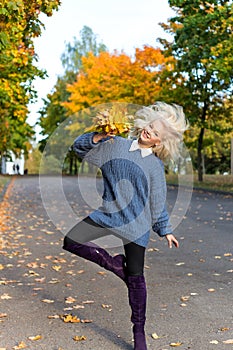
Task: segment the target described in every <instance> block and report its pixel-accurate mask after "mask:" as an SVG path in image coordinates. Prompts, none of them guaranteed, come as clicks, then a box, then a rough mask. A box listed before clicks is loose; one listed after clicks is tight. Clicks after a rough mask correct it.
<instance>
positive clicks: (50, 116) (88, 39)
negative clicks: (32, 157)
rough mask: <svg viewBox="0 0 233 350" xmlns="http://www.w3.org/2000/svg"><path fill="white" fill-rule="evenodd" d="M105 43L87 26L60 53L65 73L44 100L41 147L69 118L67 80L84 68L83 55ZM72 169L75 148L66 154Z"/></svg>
mask: <svg viewBox="0 0 233 350" xmlns="http://www.w3.org/2000/svg"><path fill="white" fill-rule="evenodd" d="M106 50H107V48H106V46H105V45H104V44H103V43H102V42H99V41H98V38H97V35H96V34H94V33H93V31H92V29H91V28H89V27H87V26H84V27H83V29H82V30H81V31H80V39H77V38H76V37H74V40H73V43H67V44H66V48H65V51H64V53H63V54H62V56H61V60H62V65H63V68H64V74H63V75H62V76H60V77H58V79H57V82H56V84H55V86H54V89H53V91H52V92H51V93H50V94H48V95H47V98H46V99H45V100H44V106H43V108H42V109H41V111H40V120H39V123H38V124H39V125H40V126H41V128H42V131H41V134H42V135H43V136H44V138H43V139H42V140H41V141H40V146H39V149H40V150H41V151H43V150H44V148H45V145H46V143H47V141H48V140H49V138H50V136H51V135H52V133H53V132H54V131H55V130H56V128H57V127H58V126H59V125H60V124H61V123H62V122H64V121H65V119H66V118H67V109H66V107H65V106H64V105H63V102H66V101H68V99H69V96H70V92H69V91H68V90H67V89H66V87H67V85H68V84H72V83H73V82H74V81H75V79H76V76H77V74H79V71H80V70H81V68H82V57H87V56H88V54H89V53H90V52H91V53H92V54H93V55H94V56H98V55H99V54H100V53H101V52H103V51H106ZM67 161H68V163H69V166H68V167H66V165H65V168H68V169H69V172H70V173H72V171H73V165H74V172H75V173H76V172H77V164H76V163H77V159H76V156H75V154H74V152H73V151H72V150H70V151H69V154H68V155H67Z"/></svg>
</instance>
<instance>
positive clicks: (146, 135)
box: [143, 129, 150, 139]
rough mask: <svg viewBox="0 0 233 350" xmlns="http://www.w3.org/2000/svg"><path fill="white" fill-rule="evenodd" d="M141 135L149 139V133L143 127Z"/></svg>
mask: <svg viewBox="0 0 233 350" xmlns="http://www.w3.org/2000/svg"><path fill="white" fill-rule="evenodd" d="M143 134H144V135H143V136H144V137H146V138H147V139H150V134H149V133H148V132H147V131H146V130H145V129H144V130H143Z"/></svg>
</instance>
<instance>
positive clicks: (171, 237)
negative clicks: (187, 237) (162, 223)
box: [166, 234, 179, 248]
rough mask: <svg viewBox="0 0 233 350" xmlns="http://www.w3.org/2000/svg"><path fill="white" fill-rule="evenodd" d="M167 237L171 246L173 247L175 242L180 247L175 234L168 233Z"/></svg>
mask: <svg viewBox="0 0 233 350" xmlns="http://www.w3.org/2000/svg"><path fill="white" fill-rule="evenodd" d="M166 239H167V242H168V247H169V248H172V244H174V246H175V247H176V248H179V242H178V241H177V239H176V237H175V236H174V235H173V234H168V235H166Z"/></svg>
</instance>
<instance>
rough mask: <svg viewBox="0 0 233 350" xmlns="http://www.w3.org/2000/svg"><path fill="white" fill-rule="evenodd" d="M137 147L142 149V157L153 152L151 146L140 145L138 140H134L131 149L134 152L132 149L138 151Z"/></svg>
mask: <svg viewBox="0 0 233 350" xmlns="http://www.w3.org/2000/svg"><path fill="white" fill-rule="evenodd" d="M137 149H139V150H140V151H141V156H142V158H144V157H147V156H149V155H150V154H152V153H153V152H152V149H151V148H142V147H140V145H139V143H138V140H133V142H132V144H131V146H130V149H129V151H130V152H132V151H136V150H137Z"/></svg>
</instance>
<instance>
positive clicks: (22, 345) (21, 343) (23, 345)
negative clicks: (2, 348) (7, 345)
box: [13, 341, 27, 350]
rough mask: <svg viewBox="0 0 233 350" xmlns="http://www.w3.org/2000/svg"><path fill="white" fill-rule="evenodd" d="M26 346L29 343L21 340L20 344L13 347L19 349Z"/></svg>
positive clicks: (15, 349)
mask: <svg viewBox="0 0 233 350" xmlns="http://www.w3.org/2000/svg"><path fill="white" fill-rule="evenodd" d="M26 347H27V345H26V344H25V343H24V342H23V341H21V342H20V343H19V345H16V346H13V349H14V350H19V349H25V348H26Z"/></svg>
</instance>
